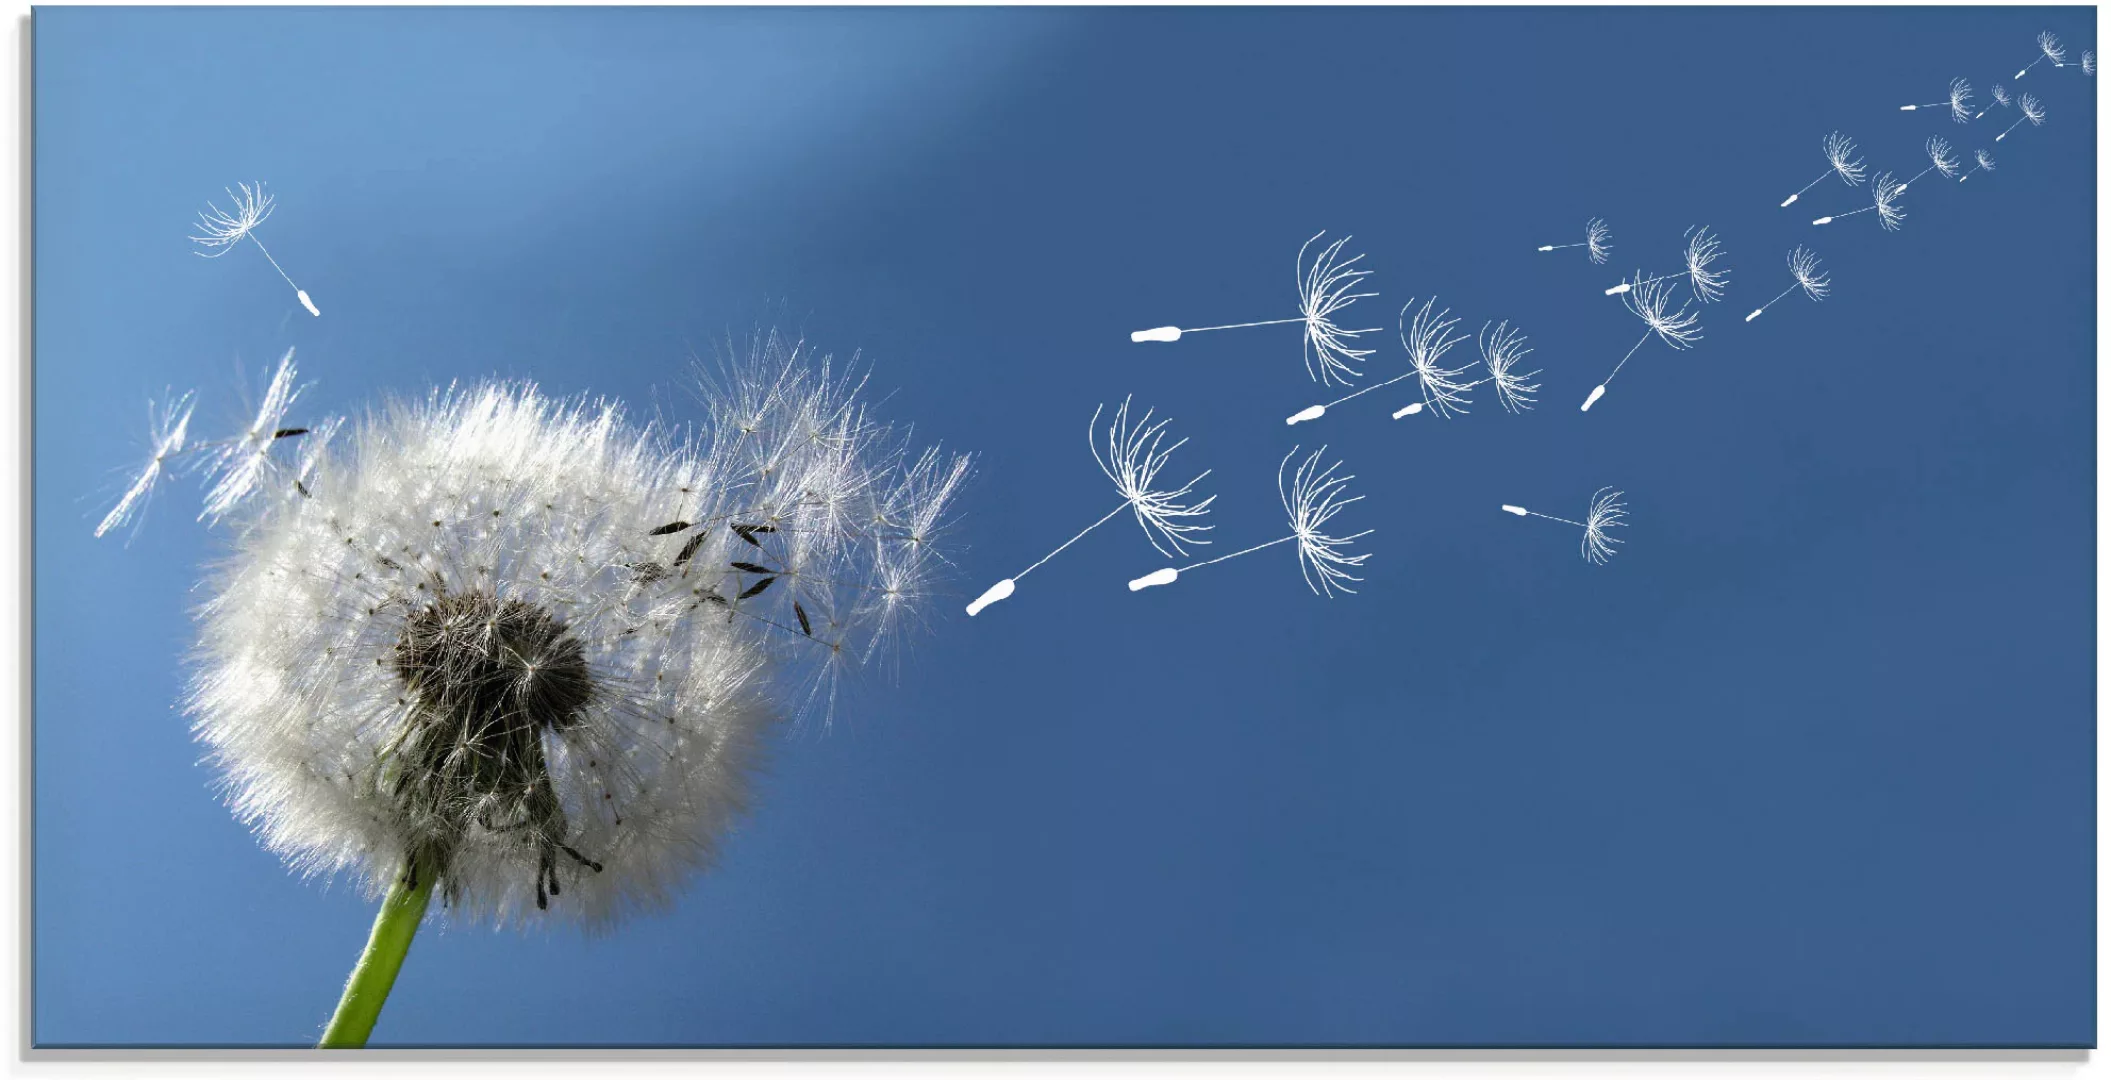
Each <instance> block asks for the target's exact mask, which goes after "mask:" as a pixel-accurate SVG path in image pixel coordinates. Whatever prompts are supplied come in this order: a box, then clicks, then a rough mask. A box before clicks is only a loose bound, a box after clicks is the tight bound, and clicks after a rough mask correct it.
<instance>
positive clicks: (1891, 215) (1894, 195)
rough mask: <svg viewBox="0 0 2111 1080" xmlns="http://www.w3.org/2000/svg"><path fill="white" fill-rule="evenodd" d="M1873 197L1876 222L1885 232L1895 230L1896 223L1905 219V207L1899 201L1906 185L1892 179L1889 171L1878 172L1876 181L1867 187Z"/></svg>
mask: <svg viewBox="0 0 2111 1080" xmlns="http://www.w3.org/2000/svg"><path fill="white" fill-rule="evenodd" d="M1869 190H1870V194H1871V195H1872V197H1873V198H1874V199H1875V206H1876V217H1877V223H1878V224H1880V225H1882V226H1883V227H1884V231H1886V232H1897V231H1898V223H1899V222H1901V221H1904V220H1906V209H1905V206H1904V204H1902V203H1900V202H1899V197H1900V196H1901V195H1902V194H1904V193H1905V190H1906V185H1905V184H1903V183H1900V182H1899V181H1898V180H1896V179H1894V178H1893V177H1892V175H1891V174H1890V173H1888V172H1887V173H1878V174H1877V178H1876V181H1875V182H1874V183H1872V184H1871V185H1870V187H1869Z"/></svg>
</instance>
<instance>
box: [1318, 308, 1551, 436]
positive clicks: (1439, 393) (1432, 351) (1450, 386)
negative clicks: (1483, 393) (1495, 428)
mask: <svg viewBox="0 0 2111 1080" xmlns="http://www.w3.org/2000/svg"><path fill="white" fill-rule="evenodd" d="M1435 302H1436V301H1435V298H1434V297H1432V298H1431V299H1430V300H1429V301H1428V302H1426V303H1425V304H1424V305H1423V308H1422V310H1421V311H1420V312H1419V313H1417V315H1416V317H1415V319H1414V321H1413V323H1412V324H1406V323H1403V325H1402V327H1401V343H1402V344H1404V345H1406V347H1407V352H1408V358H1409V364H1408V369H1407V370H1406V371H1404V372H1401V373H1400V374H1398V375H1395V376H1393V377H1392V378H1390V379H1387V380H1385V381H1384V382H1380V383H1373V384H1371V385H1370V386H1366V387H1364V388H1363V389H1361V390H1358V391H1355V392H1354V393H1350V394H1344V395H1342V396H1341V397H1338V398H1335V399H1334V400H1333V401H1330V402H1327V403H1326V404H1324V405H1310V406H1307V407H1305V408H1304V409H1301V410H1299V411H1298V412H1296V413H1294V414H1292V415H1291V416H1290V417H1289V418H1288V419H1287V420H1285V421H1284V422H1285V423H1287V424H1302V423H1305V422H1307V421H1310V420H1317V419H1319V418H1320V417H1322V416H1325V415H1326V414H1327V410H1329V409H1332V408H1334V407H1335V406H1337V405H1340V404H1342V403H1344V402H1347V401H1352V400H1354V399H1356V398H1360V397H1362V396H1363V395H1365V394H1368V393H1370V392H1371V391H1373V390H1382V389H1384V388H1386V387H1388V386H1391V385H1393V384H1394V383H1397V382H1400V381H1401V380H1403V379H1419V380H1421V385H1422V393H1423V399H1422V400H1421V401H1417V402H1412V403H1410V404H1409V405H1407V406H1406V407H1405V408H1402V409H1400V410H1398V411H1396V412H1394V413H1393V419H1395V420H1398V419H1400V418H1401V417H1404V416H1413V415H1415V414H1417V413H1420V412H1422V411H1423V410H1424V409H1425V408H1429V409H1432V410H1433V411H1435V412H1437V413H1438V414H1439V415H1441V416H1443V417H1445V418H1446V419H1449V418H1450V417H1451V415H1452V414H1453V413H1462V412H1465V411H1466V406H1467V405H1469V404H1471V399H1469V398H1467V397H1466V396H1465V393H1466V391H1468V390H1471V389H1473V388H1474V387H1476V386H1480V385H1481V384H1483V383H1494V384H1495V392H1496V396H1497V397H1498V398H1500V399H1501V401H1502V403H1503V408H1505V409H1508V410H1509V411H1511V412H1513V413H1521V412H1525V411H1527V410H1529V409H1531V407H1532V401H1533V399H1532V397H1531V395H1532V394H1534V393H1537V392H1538V390H1539V385H1538V384H1537V383H1531V382H1527V381H1526V380H1528V379H1530V378H1532V377H1533V376H1535V375H1538V374H1539V372H1538V371H1536V370H1535V371H1530V372H1525V373H1523V374H1519V373H1518V372H1517V371H1516V366H1517V363H1518V361H1520V360H1522V359H1523V358H1524V357H1525V355H1526V354H1528V353H1530V352H1531V351H1532V350H1531V349H1530V348H1527V347H1526V346H1525V344H1524V343H1525V335H1524V334H1523V333H1522V332H1521V331H1518V330H1514V329H1512V328H1511V327H1510V324H1509V322H1508V321H1507V320H1506V321H1504V322H1502V323H1500V324H1498V325H1496V326H1495V328H1494V330H1493V331H1492V332H1491V331H1490V329H1489V325H1488V324H1485V323H1484V324H1482V326H1481V332H1480V334H1479V335H1477V337H1476V340H1477V341H1478V342H1479V344H1480V349H1481V362H1482V364H1483V365H1485V366H1486V367H1487V369H1488V374H1487V375H1485V376H1483V377H1481V378H1479V379H1475V380H1473V381H1472V382H1461V381H1459V376H1461V375H1463V374H1465V373H1466V370H1467V368H1468V367H1469V366H1470V365H1462V366H1460V367H1456V368H1447V367H1444V366H1442V365H1441V364H1440V363H1439V361H1441V360H1442V359H1443V357H1444V354H1445V353H1447V352H1449V351H1451V347H1452V346H1454V345H1457V344H1458V343H1459V342H1461V341H1464V340H1465V338H1463V337H1457V336H1453V335H1452V334H1451V333H1450V330H1451V328H1452V327H1453V326H1455V325H1456V324H1457V323H1458V321H1459V320H1457V319H1455V318H1450V317H1449V316H1450V314H1451V312H1450V311H1449V310H1446V311H1441V312H1437V313H1435V314H1434V315H1432V314H1431V308H1432V307H1433V306H1434V304H1435ZM1412 307H1414V301H1412V300H1410V301H1408V304H1407V307H1406V308H1402V309H1401V311H1400V315H1401V318H1402V319H1406V317H1407V311H1408V308H1412Z"/></svg>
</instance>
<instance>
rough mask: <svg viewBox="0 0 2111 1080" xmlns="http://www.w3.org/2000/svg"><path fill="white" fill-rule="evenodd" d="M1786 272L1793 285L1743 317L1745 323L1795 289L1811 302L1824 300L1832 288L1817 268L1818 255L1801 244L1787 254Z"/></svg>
mask: <svg viewBox="0 0 2111 1080" xmlns="http://www.w3.org/2000/svg"><path fill="white" fill-rule="evenodd" d="M1788 272H1789V276H1790V277H1793V278H1795V279H1796V280H1795V283H1794V284H1792V285H1790V286H1789V287H1788V288H1786V289H1783V290H1781V295H1780V296H1776V297H1774V299H1772V300H1769V301H1767V302H1766V303H1764V304H1761V305H1759V309H1758V310H1757V311H1754V312H1752V313H1751V314H1750V315H1747V316H1745V321H1746V322H1751V321H1752V320H1753V319H1756V318H1758V317H1759V316H1760V315H1762V314H1764V313H1765V311H1766V309H1768V308H1770V307H1773V306H1774V304H1775V303H1776V302H1777V301H1779V300H1780V299H1781V298H1782V297H1784V296H1787V295H1788V294H1790V293H1792V292H1795V291H1796V290H1797V289H1802V290H1803V294H1804V295H1805V296H1808V297H1810V298H1811V299H1812V300H1824V299H1825V294H1826V293H1827V292H1828V291H1830V290H1831V288H1832V277H1831V276H1830V275H1828V274H1827V273H1826V272H1825V271H1823V270H1821V269H1819V268H1818V253H1817V252H1815V251H1812V250H1810V249H1809V248H1807V247H1804V246H1802V245H1801V244H1798V245H1797V246H1796V249H1795V250H1794V251H1791V252H1789V253H1788Z"/></svg>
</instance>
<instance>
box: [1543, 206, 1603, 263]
mask: <svg viewBox="0 0 2111 1080" xmlns="http://www.w3.org/2000/svg"><path fill="white" fill-rule="evenodd" d="M1612 239H1613V231H1612V230H1611V229H1610V228H1607V227H1606V224H1605V222H1603V221H1601V220H1599V219H1597V218H1592V219H1590V220H1589V221H1587V222H1585V223H1584V225H1583V239H1581V240H1578V241H1576V242H1575V243H1573V244H1541V245H1540V246H1539V250H1541V251H1560V250H1562V249H1564V248H1572V247H1580V248H1589V249H1590V256H1591V262H1593V263H1597V264H1600V265H1603V264H1604V262H1605V255H1606V253H1607V252H1609V251H1611V250H1612V249H1613V245H1612Z"/></svg>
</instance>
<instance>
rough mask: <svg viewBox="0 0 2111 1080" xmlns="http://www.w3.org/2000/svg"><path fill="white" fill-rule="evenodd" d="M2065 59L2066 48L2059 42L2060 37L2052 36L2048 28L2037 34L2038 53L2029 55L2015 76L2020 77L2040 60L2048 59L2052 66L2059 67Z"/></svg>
mask: <svg viewBox="0 0 2111 1080" xmlns="http://www.w3.org/2000/svg"><path fill="white" fill-rule="evenodd" d="M2066 59H2067V50H2066V48H2065V47H2063V46H2062V45H2061V44H2060V39H2059V38H2056V37H2054V36H2052V31H2050V30H2045V31H2041V32H2039V34H2038V55H2036V56H2034V57H2031V59H2030V63H2028V64H2025V65H2023V70H2022V71H2018V72H2016V78H2019V79H2020V78H2022V77H2023V76H2024V75H2025V74H2027V73H2029V71H2030V69H2031V68H2034V67H2037V66H2038V61H2040V60H2050V61H2052V64H2053V66H2054V67H2059V66H2060V65H2061V64H2062V63H2063V62H2065V61H2066Z"/></svg>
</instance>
